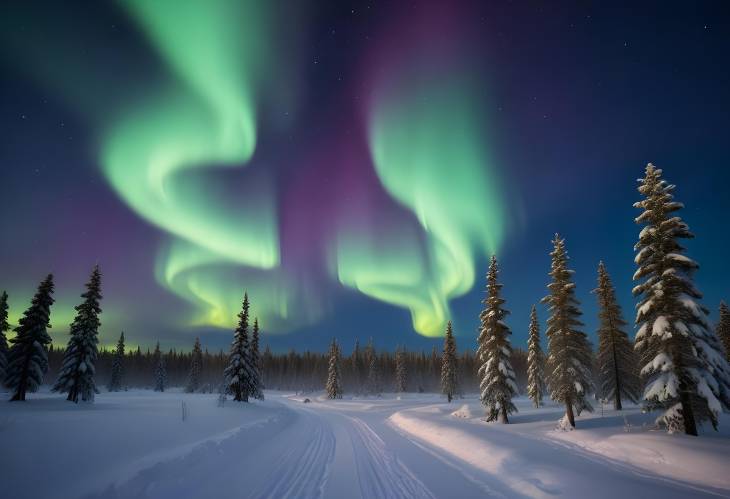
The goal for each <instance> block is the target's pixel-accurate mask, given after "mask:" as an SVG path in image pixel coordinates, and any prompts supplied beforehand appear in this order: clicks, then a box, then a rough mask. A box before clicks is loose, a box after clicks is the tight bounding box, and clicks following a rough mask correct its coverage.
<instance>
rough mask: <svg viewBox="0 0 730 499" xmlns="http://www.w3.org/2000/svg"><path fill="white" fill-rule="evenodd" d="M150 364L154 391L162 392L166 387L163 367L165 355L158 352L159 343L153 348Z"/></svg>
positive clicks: (164, 368)
mask: <svg viewBox="0 0 730 499" xmlns="http://www.w3.org/2000/svg"><path fill="white" fill-rule="evenodd" d="M152 363H153V369H154V372H153V374H154V377H155V391H156V392H164V391H165V388H166V387H167V366H165V355H164V354H163V353H162V352H161V351H160V342H159V341H158V342H157V345H156V346H155V352H154V353H153V354H152Z"/></svg>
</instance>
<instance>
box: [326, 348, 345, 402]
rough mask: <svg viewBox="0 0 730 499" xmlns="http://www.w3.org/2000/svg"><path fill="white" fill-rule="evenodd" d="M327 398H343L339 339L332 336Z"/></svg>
mask: <svg viewBox="0 0 730 499" xmlns="http://www.w3.org/2000/svg"><path fill="white" fill-rule="evenodd" d="M325 389H326V391H327V398H329V399H341V398H342V377H341V376H340V347H339V345H337V341H336V340H335V339H334V338H332V343H330V350H329V365H328V368H327V385H326V386H325Z"/></svg>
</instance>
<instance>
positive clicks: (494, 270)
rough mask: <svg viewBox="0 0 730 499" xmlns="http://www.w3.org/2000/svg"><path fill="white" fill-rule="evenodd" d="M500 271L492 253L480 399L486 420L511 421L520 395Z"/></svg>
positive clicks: (482, 340)
mask: <svg viewBox="0 0 730 499" xmlns="http://www.w3.org/2000/svg"><path fill="white" fill-rule="evenodd" d="M498 273H499V268H498V266H497V258H496V257H495V256H492V260H491V262H490V263H489V272H488V273H487V297H486V298H485V299H484V302H483V303H484V305H485V308H484V311H482V313H481V314H480V315H479V318H480V320H481V328H480V332H479V348H478V349H477V358H478V364H477V365H478V366H479V371H478V376H479V381H480V383H479V388H480V390H481V401H482V404H483V405H484V407H486V408H487V421H497V420H499V421H500V422H501V423H509V419H508V415H509V414H512V413H513V412H517V408H516V407H515V405H514V404H513V403H512V397H514V396H515V395H517V392H518V390H517V384H516V383H515V372H514V370H513V369H512V364H511V363H510V357H511V355H512V347H511V346H510V342H509V335H510V334H512V333H511V332H510V330H509V327H508V326H507V324H505V323H504V318H505V317H506V316H507V315H508V314H509V311H507V310H505V309H504V308H502V305H504V300H503V299H502V298H501V297H500V291H501V289H502V285H501V284H500V283H499V282H497V274H498Z"/></svg>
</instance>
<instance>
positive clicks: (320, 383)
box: [43, 346, 527, 395]
mask: <svg viewBox="0 0 730 499" xmlns="http://www.w3.org/2000/svg"><path fill="white" fill-rule="evenodd" d="M115 352H116V350H106V349H101V350H100V351H99V354H98V357H97V360H96V366H95V367H96V383H97V385H98V386H99V387H100V389H106V388H107V386H108V385H109V384H110V382H111V380H112V372H113V364H114V359H115ZM353 355H354V356H353ZM63 356H64V349H61V348H54V347H53V346H51V347H49V350H48V364H49V369H48V372H47V373H46V375H45V376H44V378H43V379H44V381H43V382H44V383H47V384H53V383H55V381H56V379H57V378H58V373H59V371H60V369H61V365H62V362H63ZM162 356H163V358H164V365H165V371H166V387H182V388H185V387H186V386H187V383H188V378H189V375H190V371H191V366H192V362H193V353H192V352H190V351H183V350H176V349H171V350H168V351H167V352H164V353H163V354H162ZM376 358H377V360H376V363H377V366H378V372H379V373H380V387H381V392H395V391H396V376H395V373H396V361H395V354H394V353H392V352H386V351H383V352H376ZM511 358H512V365H513V367H514V369H515V373H516V379H517V385H518V387H520V390H521V392H524V391H525V390H526V387H527V353H526V352H525V351H523V350H520V349H515V350H514V351H513V352H512V357H511ZM201 359H202V362H201V366H202V367H201V368H200V374H199V383H200V384H199V389H198V390H197V391H201V392H218V391H219V390H220V385H221V383H222V382H223V380H224V377H223V371H224V370H225V368H226V366H227V365H228V353H227V352H224V351H223V350H219V351H217V352H209V351H208V350H203V351H202V354H201ZM404 359H405V372H406V385H405V386H406V390H405V391H407V392H440V391H441V352H440V351H437V350H436V349H435V348H434V349H433V350H432V351H431V352H423V351H420V352H410V351H406V352H405V353H404ZM261 361H262V362H261V363H262V367H263V370H262V374H263V375H262V381H263V384H264V386H265V387H266V389H273V390H293V391H300V392H313V391H318V390H322V389H324V387H325V384H326V381H327V372H328V353H320V352H309V351H305V352H295V351H293V350H292V351H290V352H288V353H284V354H277V353H272V352H271V350H270V349H269V348H268V347H266V348H264V351H263V352H262V355H261ZM365 361H366V359H365V351H364V349H361V350H360V351H359V352H358V353H354V354H353V353H350V354H349V355H343V356H342V357H341V358H340V366H341V373H342V389H343V391H344V393H347V394H363V395H364V394H365V393H366V392H365V386H366V383H365V382H366V378H367V371H366V370H365ZM475 365H476V364H475V360H474V352H473V351H471V350H465V351H464V352H463V353H461V354H459V355H458V357H457V366H458V379H459V385H460V387H461V390H462V392H464V393H469V392H471V393H473V392H475V391H477V389H478V387H479V382H478V380H477V373H476V367H475ZM123 369H124V374H123V378H122V379H123V381H122V385H121V389H122V390H123V389H125V388H149V389H153V388H155V386H156V384H157V377H158V376H157V372H156V361H155V352H154V349H153V350H150V349H146V350H141V349H140V348H136V349H134V350H132V351H131V352H127V353H125V354H124V360H123Z"/></svg>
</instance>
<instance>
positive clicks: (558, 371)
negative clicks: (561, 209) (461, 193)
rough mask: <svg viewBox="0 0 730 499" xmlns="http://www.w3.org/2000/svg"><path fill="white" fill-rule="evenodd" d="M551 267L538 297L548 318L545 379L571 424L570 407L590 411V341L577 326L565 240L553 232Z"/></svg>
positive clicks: (591, 383)
mask: <svg viewBox="0 0 730 499" xmlns="http://www.w3.org/2000/svg"><path fill="white" fill-rule="evenodd" d="M550 256H551V257H552V267H551V270H550V276H551V277H552V281H551V282H550V284H548V286H547V287H548V289H549V290H550V294H549V295H548V296H546V297H545V298H543V299H542V303H546V304H547V305H548V309H549V311H550V318H549V319H548V321H547V330H546V332H545V334H546V336H547V338H548V358H547V363H546V367H547V376H546V381H547V385H548V388H549V390H550V398H552V399H553V400H554V401H555V402H558V403H561V404H565V417H566V419H567V422H568V424H570V426H571V427H575V415H574V413H573V410H574V409H575V411H576V412H577V413H578V415H580V413H581V412H582V411H583V410H587V411H589V412H592V411H593V407H592V406H591V404H590V402H588V394H589V393H590V392H591V391H592V390H593V381H592V379H593V375H592V372H591V367H592V366H591V361H592V358H591V345H590V343H589V342H588V338H587V337H586V335H585V333H583V332H582V331H580V330H579V329H578V328H580V327H581V326H583V323H581V322H580V320H579V319H578V318H579V317H580V316H581V315H582V314H581V311H580V309H579V308H578V306H579V305H580V303H579V302H578V300H577V299H576V298H575V284H574V283H573V282H572V277H573V271H572V270H570V269H568V260H569V258H568V253H567V251H566V250H565V240H564V239H561V238H560V236H559V235H558V234H555V239H553V251H552V252H551V253H550Z"/></svg>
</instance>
